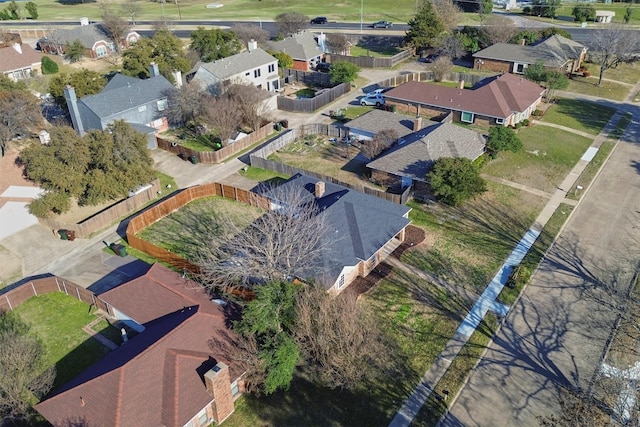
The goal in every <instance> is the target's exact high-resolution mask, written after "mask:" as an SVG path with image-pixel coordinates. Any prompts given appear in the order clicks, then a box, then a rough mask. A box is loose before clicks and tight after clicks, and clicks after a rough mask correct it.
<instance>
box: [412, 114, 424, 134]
mask: <svg viewBox="0 0 640 427" xmlns="http://www.w3.org/2000/svg"><path fill="white" fill-rule="evenodd" d="M420 129H422V116H416V118H415V119H413V131H414V132H417V131H419V130H420Z"/></svg>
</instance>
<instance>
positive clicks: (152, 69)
mask: <svg viewBox="0 0 640 427" xmlns="http://www.w3.org/2000/svg"><path fill="white" fill-rule="evenodd" d="M159 75H160V70H159V69H158V64H156V63H155V62H152V63H151V64H149V76H150V77H151V78H153V77H158V76H159Z"/></svg>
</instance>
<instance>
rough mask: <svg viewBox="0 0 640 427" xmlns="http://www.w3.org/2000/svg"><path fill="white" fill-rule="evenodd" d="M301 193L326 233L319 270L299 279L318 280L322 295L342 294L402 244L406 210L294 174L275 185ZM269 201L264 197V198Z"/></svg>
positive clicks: (406, 217)
mask: <svg viewBox="0 0 640 427" xmlns="http://www.w3.org/2000/svg"><path fill="white" fill-rule="evenodd" d="M281 185H282V186H284V188H285V189H286V187H297V188H302V189H304V193H305V194H306V198H307V199H306V200H305V202H308V203H315V205H316V206H317V209H318V215H325V216H326V223H327V224H328V228H329V229H330V230H333V233H331V235H328V236H326V239H327V247H326V249H325V250H324V253H323V256H322V260H321V261H320V264H321V265H318V266H316V267H314V268H313V271H309V272H301V274H300V277H303V278H304V277H308V276H311V277H314V278H319V277H321V278H322V279H323V280H322V281H323V282H324V283H325V285H326V288H327V291H329V292H331V293H340V292H342V291H343V290H344V289H345V288H346V287H347V286H348V285H349V284H350V283H351V282H353V281H354V280H355V279H356V278H357V277H365V276H367V275H368V274H369V273H370V272H371V271H372V270H373V269H374V268H375V267H376V266H377V265H378V264H380V263H381V262H382V261H384V260H385V259H386V258H387V256H389V254H390V253H391V252H393V250H394V249H395V248H396V247H397V246H398V245H400V243H402V241H403V240H404V231H405V228H406V227H407V226H408V225H409V224H410V223H411V221H410V220H409V212H410V211H411V208H409V207H407V206H404V205H400V204H397V203H393V202H390V201H388V200H384V199H381V198H378V197H375V196H370V195H368V194H364V193H361V192H359V191H356V190H352V189H349V188H346V187H343V186H341V185H337V184H333V183H330V182H324V181H320V180H318V179H317V178H313V177H310V176H307V175H302V174H296V175H294V176H292V177H291V178H289V179H288V180H287V181H286V182H285V183H283V184H281ZM264 195H265V196H267V197H268V196H269V195H268V193H266V194H264Z"/></svg>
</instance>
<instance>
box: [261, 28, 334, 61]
mask: <svg viewBox="0 0 640 427" xmlns="http://www.w3.org/2000/svg"><path fill="white" fill-rule="evenodd" d="M267 46H268V47H269V50H273V51H276V52H284V53H286V54H288V55H289V56H291V57H292V58H293V59H297V60H299V61H308V60H310V59H313V58H316V57H318V56H319V55H322V50H320V47H319V46H318V43H317V42H316V40H315V36H314V35H313V33H310V32H308V31H302V32H300V33H297V34H294V35H293V36H291V37H287V38H285V39H284V40H280V41H277V42H274V41H270V42H267Z"/></svg>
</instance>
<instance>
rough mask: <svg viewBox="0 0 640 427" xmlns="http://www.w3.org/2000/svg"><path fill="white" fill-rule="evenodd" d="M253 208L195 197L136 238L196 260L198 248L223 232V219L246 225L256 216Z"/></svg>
mask: <svg viewBox="0 0 640 427" xmlns="http://www.w3.org/2000/svg"><path fill="white" fill-rule="evenodd" d="M260 214H261V211H260V210H259V209H257V208H255V207H252V206H249V205H246V204H243V203H240V202H236V201H233V200H229V199H225V198H223V197H219V196H214V197H207V198H205V199H200V200H195V201H193V202H191V203H189V204H188V205H186V206H184V207H183V208H181V209H180V210H178V211H176V212H173V213H172V214H171V215H169V216H167V217H165V218H163V219H161V220H160V221H158V222H156V223H155V224H153V225H151V226H149V227H147V228H146V229H144V230H142V231H141V232H140V233H139V234H138V237H140V238H141V239H144V240H147V241H149V242H152V243H154V244H156V245H158V246H160V247H162V248H165V249H168V250H170V251H171V252H173V253H175V254H178V255H180V256H182V257H183V258H185V259H191V260H197V259H198V254H199V252H200V247H201V246H202V245H203V244H210V243H211V239H213V238H215V237H219V236H221V235H223V233H224V232H225V230H226V229H227V227H226V221H233V223H234V224H235V225H237V226H238V227H241V228H242V227H245V226H247V225H248V224H250V223H251V222H252V221H253V220H254V219H256V218H258V217H259V216H260Z"/></svg>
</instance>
